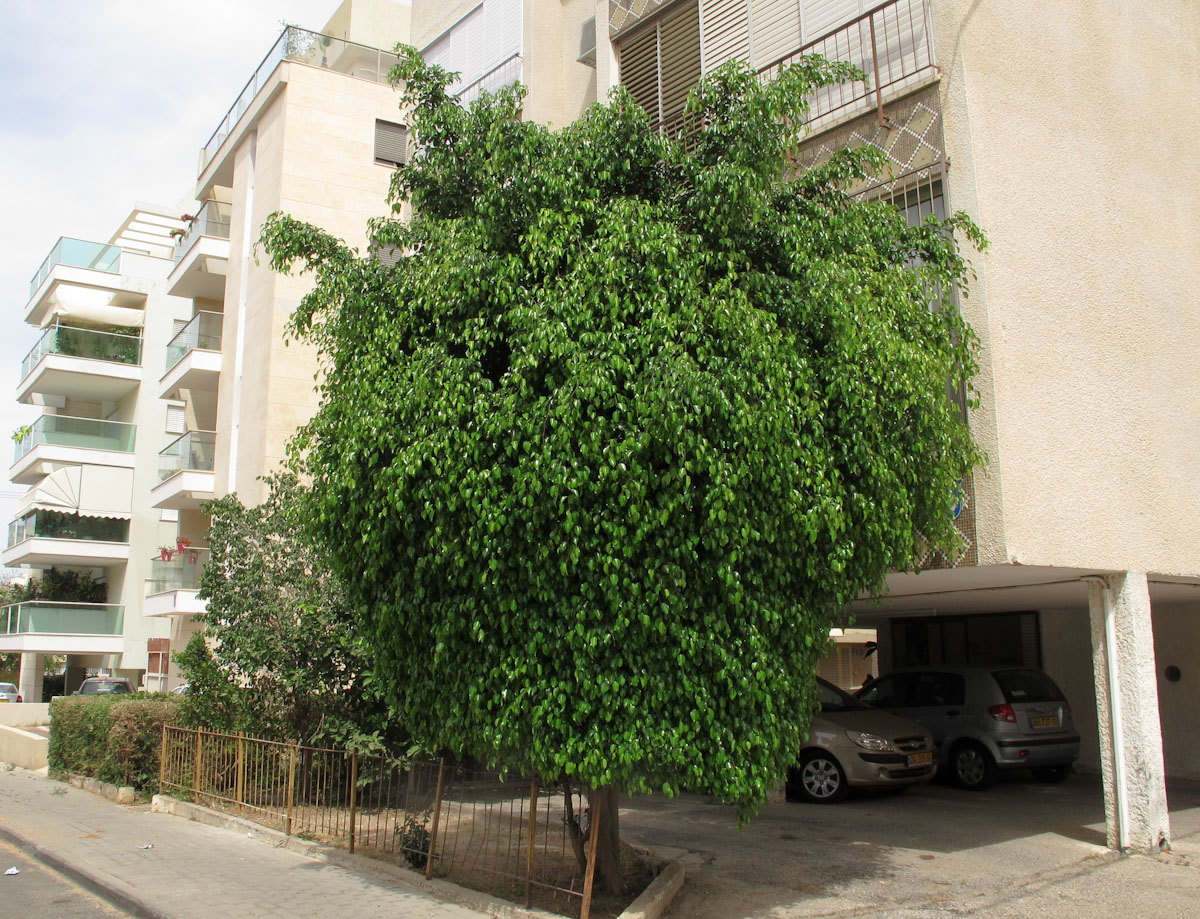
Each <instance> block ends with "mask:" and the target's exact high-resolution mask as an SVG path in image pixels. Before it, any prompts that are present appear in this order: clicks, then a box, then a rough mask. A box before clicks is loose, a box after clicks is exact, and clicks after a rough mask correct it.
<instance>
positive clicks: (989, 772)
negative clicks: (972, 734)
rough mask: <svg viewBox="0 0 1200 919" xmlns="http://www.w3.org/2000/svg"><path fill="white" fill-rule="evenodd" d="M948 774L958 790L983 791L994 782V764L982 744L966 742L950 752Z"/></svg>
mask: <svg viewBox="0 0 1200 919" xmlns="http://www.w3.org/2000/svg"><path fill="white" fill-rule="evenodd" d="M950 772H951V773H952V774H953V776H954V781H955V782H957V783H958V787H959V788H966V789H968V790H969V791H983V790H984V789H985V788H991V787H992V785H994V784H995V782H996V763H995V761H994V760H993V759H992V755H991V754H990V753H988V751H987V749H986V748H984V747H983V745H982V744H977V743H975V742H974V741H970V740H966V741H963V742H962V743H960V744H958V746H956V747H955V748H954V749H953V750H951V751H950Z"/></svg>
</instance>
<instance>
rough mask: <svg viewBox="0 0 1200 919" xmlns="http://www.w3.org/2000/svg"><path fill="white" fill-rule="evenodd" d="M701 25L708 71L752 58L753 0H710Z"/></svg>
mask: <svg viewBox="0 0 1200 919" xmlns="http://www.w3.org/2000/svg"><path fill="white" fill-rule="evenodd" d="M702 12H703V19H704V21H703V23H702V24H701V42H702V50H703V58H704V71H705V73H707V72H708V71H710V70H716V69H717V68H718V67H720V66H721V65H722V64H724V63H725V62H726V61H731V60H735V59H736V60H741V61H745V60H749V59H750V0H706V2H705V4H704V9H703V11H702Z"/></svg>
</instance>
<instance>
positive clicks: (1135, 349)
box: [933, 0, 1200, 575]
mask: <svg viewBox="0 0 1200 919" xmlns="http://www.w3.org/2000/svg"><path fill="white" fill-rule="evenodd" d="M933 10H934V14H935V36H936V40H937V54H938V59H939V63H940V65H941V66H942V69H943V73H944V79H943V104H944V114H945V124H946V128H945V130H946V139H947V147H948V151H947V152H948V154H949V157H950V160H951V163H952V166H951V172H950V189H951V194H952V197H953V204H954V206H956V207H962V208H964V209H966V210H968V211H969V212H970V213H971V214H972V216H974V217H975V218H976V219H977V220H978V222H979V223H980V224H982V226H983V227H984V229H985V230H986V231H987V233H988V235H989V237H990V239H991V243H992V247H991V250H990V251H989V253H988V254H987V255H986V256H985V257H983V258H982V259H979V260H978V262H977V263H978V265H979V267H980V270H981V279H980V280H981V284H980V286H979V287H978V288H977V290H979V291H981V292H982V293H983V297H979V298H975V299H974V300H973V302H974V306H972V307H968V309H969V310H971V312H968V318H969V319H971V320H972V321H973V322H974V323H975V324H976V328H977V329H978V330H979V331H980V334H981V337H982V339H983V341H984V344H985V346H986V352H985V355H984V357H985V361H986V363H987V364H988V378H987V380H986V382H987V383H988V384H989V385H991V384H992V383H993V382H994V393H993V396H994V401H992V402H991V404H985V406H984V407H983V411H984V413H993V412H994V418H995V430H994V437H992V436H991V434H992V432H989V431H988V430H987V429H986V425H984V426H983V432H984V435H985V444H984V445H985V447H987V448H988V450H989V452H990V453H991V454H992V460H993V463H992V477H993V478H992V483H993V485H992V491H991V493H990V495H989V494H985V495H981V496H980V500H981V504H986V503H987V499H988V498H989V497H990V498H991V499H992V501H993V504H992V505H991V506H990V512H991V514H992V517H991V518H990V519H991V520H993V521H995V520H1001V521H1002V525H1003V534H1004V539H1003V543H1004V544H1005V545H1006V552H1007V554H1008V555H1009V556H1010V557H1012V558H1015V559H1016V560H1018V561H1020V562H1021V563H1024V564H1038V565H1063V566H1075V567H1084V568H1108V569H1117V570H1124V569H1135V570H1150V571H1158V572H1163V573H1169V574H1187V575H1196V574H1200V536H1198V535H1197V532H1198V531H1197V529H1196V527H1195V525H1194V521H1195V520H1196V519H1197V517H1198V516H1200V492H1198V491H1197V490H1196V489H1195V488H1194V487H1192V483H1193V481H1194V480H1195V478H1196V471H1197V461H1196V452H1195V447H1196V444H1197V443H1200V415H1198V414H1197V413H1196V412H1195V410H1194V399H1195V394H1196V392H1197V391H1200V362H1197V361H1195V360H1194V355H1195V353H1196V350H1197V346H1198V345H1200V311H1197V310H1196V309H1195V290H1196V288H1197V286H1198V285H1200V247H1198V246H1196V244H1195V239H1196V237H1197V235H1198V233H1200V206H1198V205H1200V192H1197V187H1196V184H1195V183H1194V182H1192V181H1191V180H1190V177H1191V176H1194V175H1195V174H1197V172H1198V171H1200V146H1198V145H1197V144H1196V143H1195V139H1196V138H1197V137H1198V136H1200V114H1198V112H1197V108H1196V106H1195V104H1194V103H1195V99H1196V97H1197V91H1198V90H1200V76H1198V74H1200V6H1198V5H1197V4H1195V3H1194V2H1193V0H1163V2H1159V3H1155V4H1149V5H1147V4H1142V3H1135V2H1133V0H1123V2H1116V3H1110V4H1104V5H1103V10H1101V8H1100V7H1097V5H1096V4H1094V3H1090V2H1085V0H1062V2H1060V3H1056V4H1054V5H1053V9H1052V10H1051V9H1050V8H1049V7H1046V8H1045V9H1044V10H1043V9H1042V8H1040V7H1039V8H1038V9H1037V10H1034V9H1032V8H1031V9H1030V11H1029V15H1022V16H1013V15H1012V10H1011V9H1010V8H1009V5H1008V4H1002V3H980V2H978V0H933ZM997 501H1002V507H998V506H997V505H996V504H995V503H994V502H997ZM983 509H984V510H987V509H988V508H983Z"/></svg>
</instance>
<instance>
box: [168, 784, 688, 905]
mask: <svg viewBox="0 0 1200 919" xmlns="http://www.w3.org/2000/svg"><path fill="white" fill-rule="evenodd" d="M151 810H152V811H153V812H154V813H156V814H170V815H173V816H176V817H184V818H186V819H188V820H194V821H196V822H197V823H203V824H205V825H207V826H213V827H217V828H219V829H226V830H238V831H245V832H246V833H247V835H250V836H253V837H254V838H255V839H257V840H258V841H259V842H262V843H265V844H267V845H270V846H274V847H275V848H283V849H287V850H288V851H290V852H296V853H298V854H300V855H307V856H308V857H309V858H314V859H317V860H319V861H323V862H327V863H329V864H331V865H336V866H337V867H339V868H345V869H347V870H349V871H354V872H356V873H359V874H364V875H375V876H376V877H379V878H380V879H382V880H387V881H389V882H391V883H394V884H396V885H397V886H400V887H405V888H407V889H409V890H413V891H418V892H420V893H424V894H428V895H430V896H434V897H437V898H438V899H439V900H445V901H448V902H450V903H455V904H457V905H459V906H465V907H467V908H468V909H473V910H475V911H476V912H480V913H485V914H487V915H489V916H493V917H496V919H563V917H562V916H560V915H559V914H558V913H551V912H547V911H545V910H539V909H526V908H525V907H523V906H517V905H516V904H514V903H510V902H509V901H507V900H500V899H498V898H496V897H492V896H489V895H488V894H485V893H480V892H478V891H474V890H470V889H468V888H466V887H459V886H458V885H457V884H452V883H450V882H449V881H442V880H426V879H425V877H424V876H422V875H420V874H417V873H416V872H414V871H410V870H409V869H407V868H401V867H400V866H399V865H392V864H390V863H388V862H384V861H380V860H378V859H374V858H369V857H367V856H365V855H351V854H350V853H349V852H347V851H346V850H345V849H341V848H338V847H336V846H327V845H323V844H321V843H319V842H312V841H310V840H307V839H300V838H299V837H297V836H288V835H287V834H286V833H281V832H279V831H278V830H272V829H270V828H269V827H265V826H262V825H261V824H258V823H254V822H253V821H251V820H246V819H244V818H242V817H235V816H233V815H231V814H226V813H223V812H222V811H218V810H214V809H212V808H208V807H204V806H202V805H199V804H193V803H191V802H189V801H180V800H179V799H177V798H173V797H171V796H170V795H155V796H154V798H153V799H152V801H151ZM683 881H684V869H683V865H681V864H680V863H679V862H678V861H675V860H668V861H667V862H666V864H665V865H664V866H663V870H662V871H660V872H659V873H658V875H657V876H656V877H655V878H654V880H653V881H651V882H650V886H648V887H647V888H646V889H645V890H644V891H642V893H641V894H640V895H639V896H638V897H637V899H635V900H634V901H633V902H632V903H631V904H629V906H627V907H626V908H625V910H624V912H622V913H621V915H620V916H618V917H617V919H659V917H660V916H661V915H662V914H663V913H664V912H666V909H667V907H669V906H670V905H671V901H672V900H674V898H675V895H676V894H678V893H679V891H680V890H681V889H682V888H683Z"/></svg>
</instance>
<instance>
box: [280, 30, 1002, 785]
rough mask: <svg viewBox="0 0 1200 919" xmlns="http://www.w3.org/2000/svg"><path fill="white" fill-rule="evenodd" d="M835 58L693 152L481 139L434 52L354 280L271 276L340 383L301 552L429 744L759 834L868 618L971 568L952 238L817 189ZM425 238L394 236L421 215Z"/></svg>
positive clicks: (752, 96) (815, 62)
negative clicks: (827, 682)
mask: <svg viewBox="0 0 1200 919" xmlns="http://www.w3.org/2000/svg"><path fill="white" fill-rule="evenodd" d="M850 73H851V70H850V69H849V68H847V67H845V66H842V65H831V64H828V63H826V62H824V61H822V60H820V59H818V58H813V59H809V60H807V61H805V62H804V63H803V64H802V65H800V66H797V67H794V68H792V69H790V70H788V71H786V72H785V73H784V74H783V75H782V76H781V77H780V78H779V79H778V80H776V81H775V82H773V83H770V84H768V85H762V84H760V82H759V81H758V78H757V76H756V75H755V74H754V73H753V72H752V71H750V70H749V69H748V68H746V67H744V66H738V65H729V66H726V67H724V68H722V69H721V70H719V71H718V72H717V73H715V74H713V75H711V76H710V77H708V78H706V80H705V81H704V82H703V83H702V84H701V86H700V87H699V88H698V89H697V90H696V91H695V92H694V93H693V95H692V98H691V100H690V102H689V104H688V116H689V123H691V124H694V125H698V126H700V127H699V128H698V129H697V130H696V131H695V132H694V133H692V134H689V135H688V136H687V137H685V138H682V139H681V138H674V137H665V136H661V135H659V134H657V133H655V132H653V131H652V130H651V129H650V125H649V122H648V119H647V116H646V115H645V113H644V112H643V111H642V110H641V109H640V108H639V107H638V106H637V105H636V104H635V103H634V102H633V100H632V98H631V97H630V96H629V95H628V94H627V93H626V92H624V91H623V90H618V91H616V92H615V93H614V94H613V96H612V98H611V100H610V102H609V104H607V105H602V106H593V107H592V108H590V109H589V110H588V111H587V112H586V113H585V114H584V116H583V117H582V118H581V119H579V120H578V121H577V122H575V123H574V124H571V125H569V126H567V127H565V128H563V129H561V130H559V131H556V132H551V131H549V130H548V129H547V128H545V127H544V126H541V125H538V124H534V123H530V122H527V121H523V120H521V117H520V112H521V105H522V96H523V91H522V90H520V89H519V88H511V89H506V90H502V91H500V92H499V93H497V94H495V95H487V94H485V95H483V96H482V97H481V98H480V100H479V101H478V102H477V103H475V104H474V105H473V106H472V107H471V108H470V109H469V110H467V109H464V108H463V107H461V106H460V105H459V104H458V103H457V102H456V101H455V100H453V99H452V98H450V97H449V96H448V95H447V93H446V86H447V85H448V78H447V75H446V74H445V73H444V72H442V71H441V70H440V69H439V68H436V67H427V66H426V65H424V64H423V62H422V61H421V60H420V58H419V56H417V55H416V54H415V52H412V51H411V49H409V50H408V51H406V52H405V53H404V54H402V58H401V63H400V65H399V66H398V68H397V69H396V70H395V71H394V73H393V78H394V79H396V80H403V81H404V87H403V102H404V105H406V106H408V107H409V108H411V111H412V116H411V118H410V119H409V123H410V124H411V125H412V127H413V132H414V136H415V139H416V143H417V146H418V149H419V155H417V156H415V157H413V158H412V160H411V161H410V162H409V163H408V164H407V165H406V166H405V167H403V168H402V169H400V170H399V171H398V172H397V173H396V175H395V177H394V179H393V185H392V192H391V197H390V205H391V210H392V215H393V216H389V217H382V218H379V219H376V220H374V221H373V222H372V223H371V227H370V232H371V244H372V250H373V251H375V250H378V249H381V248H383V247H394V248H395V249H396V250H397V251H400V252H403V253H405V255H404V257H402V258H401V259H400V260H399V261H398V263H397V264H395V265H394V266H389V265H385V264H383V263H382V262H380V261H378V260H376V259H374V258H370V257H367V258H361V257H359V256H358V253H356V252H354V251H352V250H350V249H348V248H347V247H345V246H344V245H343V244H342V243H341V242H339V241H338V240H336V239H333V238H332V237H330V236H329V235H328V234H325V233H323V232H322V231H320V230H319V229H317V228H315V227H311V226H308V225H305V224H302V223H299V222H297V221H295V220H293V219H291V218H289V217H287V216H285V215H278V214H277V215H274V216H273V217H272V218H271V219H269V220H268V222H267V223H266V225H265V226H264V229H263V233H262V238H261V241H262V244H263V246H264V247H265V251H266V252H267V254H268V255H269V257H270V259H271V263H272V265H273V266H274V267H275V268H277V269H278V270H295V269H300V270H307V271H312V272H314V273H315V281H316V286H315V288H314V290H313V291H312V293H311V294H309V295H308V296H307V297H306V298H305V300H304V302H303V303H302V305H301V307H300V308H299V309H298V311H297V312H296V314H295V317H294V326H293V327H294V331H295V333H296V334H297V335H299V336H300V337H302V338H305V339H307V340H309V341H311V342H314V343H315V344H316V345H318V346H319V347H320V349H321V353H322V356H323V360H324V371H325V372H324V375H323V376H322V382H321V386H322V395H323V401H322V405H321V408H320V411H319V412H318V413H317V415H316V416H315V417H314V418H313V419H312V421H311V422H310V423H309V424H308V425H307V426H306V427H305V428H304V429H303V431H302V432H301V434H300V436H299V437H298V439H297V440H296V442H295V443H294V445H293V446H294V451H295V452H294V455H295V457H296V462H297V464H298V465H299V467H300V468H301V469H302V470H303V471H304V472H305V473H306V474H307V475H308V476H310V477H311V481H312V482H313V487H312V500H311V504H310V513H309V519H310V521H311V524H312V526H313V527H314V528H315V530H316V532H317V533H318V534H319V536H320V538H321V539H322V540H323V541H324V543H325V544H326V545H327V546H328V548H329V552H330V557H331V559H332V561H333V563H334V566H335V569H336V570H337V571H338V572H339V573H340V575H341V577H342V580H343V582H344V584H345V587H346V591H347V596H348V598H349V600H350V602H351V603H352V604H353V606H354V607H355V609H356V610H357V612H358V615H359V616H360V617H361V620H362V623H363V628H364V629H365V632H366V634H367V635H368V636H369V639H370V642H371V647H372V650H373V652H374V654H375V655H377V657H378V664H377V667H376V670H377V673H379V675H380V677H381V679H382V680H384V681H385V688H386V689H387V691H388V696H389V699H390V701H391V703H392V704H393V705H394V706H395V708H396V710H397V712H398V713H399V717H400V718H401V719H402V720H403V722H404V723H405V724H406V725H407V726H408V727H409V728H410V729H411V730H412V731H413V733H414V737H415V738H416V739H417V740H418V741H419V742H421V743H424V744H425V745H426V746H428V747H429V748H431V749H447V750H450V751H453V752H454V753H456V754H458V755H463V756H471V757H475V758H478V759H480V760H482V761H485V762H487V763H490V764H501V765H503V766H506V767H508V768H511V769H513V770H521V771H528V772H537V773H540V774H541V775H543V776H550V777H560V776H565V777H568V778H571V779H574V780H578V781H582V782H585V783H587V784H589V785H592V786H609V785H612V786H616V787H619V788H621V789H623V790H625V791H627V792H631V793H638V792H646V791H652V790H658V789H663V790H666V791H668V792H671V791H673V790H676V789H678V788H680V787H688V788H690V789H692V790H695V791H703V792H708V793H711V794H713V795H715V796H717V797H718V798H720V799H723V800H727V801H735V802H739V803H740V804H742V805H743V806H745V807H747V808H753V807H755V806H757V805H758V804H760V803H761V802H762V801H763V800H765V797H766V794H767V791H768V789H770V788H771V787H773V786H775V785H776V784H777V783H778V782H780V781H781V780H782V778H783V776H784V775H785V773H786V770H787V768H788V766H789V765H791V764H792V763H793V762H794V758H795V755H796V752H797V750H798V748H799V744H800V740H801V738H802V737H803V736H805V734H806V732H807V730H808V724H809V719H810V715H811V712H812V710H813V708H814V693H813V685H814V683H813V677H814V673H815V668H816V663H817V660H818V657H819V656H820V654H821V653H822V651H823V649H824V647H825V644H826V641H827V635H828V629H829V628H830V626H831V625H834V624H841V623H842V617H843V615H844V609H845V607H846V604H847V603H848V601H850V600H851V599H853V598H855V597H857V596H859V595H860V594H862V593H864V592H868V593H874V592H879V591H881V590H882V589H883V587H884V577H885V575H886V574H887V573H888V572H889V571H890V570H902V569H908V568H911V567H912V565H913V564H914V557H915V556H914V546H915V542H916V534H917V533H918V531H920V532H922V533H924V534H925V536H927V537H929V538H930V539H931V540H932V541H933V542H935V543H940V544H943V545H945V544H948V543H950V542H952V541H953V540H954V539H955V538H956V537H955V534H954V531H953V528H952V525H951V515H950V506H951V501H952V495H953V493H954V490H955V488H956V485H957V482H958V481H959V480H960V479H961V478H962V477H963V476H964V475H966V474H967V473H969V472H970V470H971V469H972V468H973V467H974V466H975V465H976V464H977V462H978V461H979V459H980V457H979V454H978V452H977V450H976V448H975V447H974V446H973V444H972V442H971V439H970V436H969V433H968V430H967V428H966V426H965V424H964V423H963V421H962V419H960V418H959V416H958V414H957V411H956V409H955V408H954V407H953V406H952V405H951V404H950V402H949V401H948V400H947V397H946V384H947V381H948V380H951V379H955V378H958V377H962V378H964V379H966V380H967V381H969V380H970V378H971V377H972V375H973V374H974V372H975V369H976V363H975V355H974V348H975V339H974V336H973V335H972V334H971V331H970V329H969V328H967V327H966V325H965V324H964V322H963V321H962V319H961V318H960V316H959V314H958V312H957V310H956V309H955V308H954V306H953V304H952V302H951V300H950V297H951V293H952V291H953V290H954V289H956V288H957V289H959V291H960V292H962V293H964V294H965V292H966V282H967V280H968V277H969V274H970V270H969V266H968V265H967V263H966V261H965V260H964V258H963V256H962V255H961V254H960V251H959V248H958V244H957V242H956V236H963V237H965V238H967V239H969V240H970V241H972V242H974V243H975V244H976V245H982V243H983V239H982V236H981V235H980V234H979V231H978V230H977V229H976V228H975V227H974V226H973V225H972V224H971V223H970V221H969V220H968V219H967V218H966V217H964V216H962V215H956V216H955V217H953V218H952V219H950V220H947V221H943V222H939V221H936V220H929V221H927V222H926V223H925V224H923V225H921V226H919V227H915V228H914V227H909V226H907V225H906V223H905V221H904V219H903V217H902V216H901V215H900V214H899V213H897V212H896V211H895V210H894V209H893V208H890V207H889V206H887V205H886V204H882V203H864V202H862V201H858V200H855V199H853V198H851V197H849V196H848V195H847V194H846V193H845V192H844V191H843V188H845V187H846V185H847V183H848V182H850V181H853V180H855V179H857V178H859V177H863V176H866V175H868V174H869V173H870V172H871V171H872V170H873V169H875V168H877V167H878V166H879V164H880V162H881V157H880V155H879V154H878V153H877V152H876V151H871V150H860V151H854V152H846V153H841V154H837V155H835V156H834V157H833V158H832V159H831V160H830V161H829V162H828V163H826V164H825V165H823V166H821V167H819V168H817V169H815V170H813V171H810V172H807V173H804V174H800V175H794V174H793V170H792V167H791V160H790V159H789V155H790V153H791V152H792V151H793V150H794V147H795V143H796V140H797V138H796V136H795V131H794V130H793V129H789V128H788V127H787V126H788V125H797V124H801V123H802V121H803V115H804V112H805V111H806V103H805V96H806V95H807V94H808V93H809V92H811V90H812V88H813V87H814V86H817V85H820V84H822V83H826V82H829V81H833V80H838V79H843V78H845V77H846V76H847V75H849V74H850ZM406 201H407V202H411V204H412V206H413V210H414V213H415V215H416V216H415V217H414V219H413V220H412V221H411V222H410V223H407V224H405V223H403V222H401V221H400V220H399V219H397V218H396V217H395V216H394V215H396V214H398V213H399V210H400V207H401V206H402V205H403V204H404V202H406Z"/></svg>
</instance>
